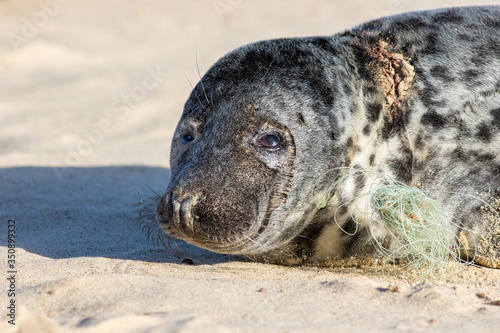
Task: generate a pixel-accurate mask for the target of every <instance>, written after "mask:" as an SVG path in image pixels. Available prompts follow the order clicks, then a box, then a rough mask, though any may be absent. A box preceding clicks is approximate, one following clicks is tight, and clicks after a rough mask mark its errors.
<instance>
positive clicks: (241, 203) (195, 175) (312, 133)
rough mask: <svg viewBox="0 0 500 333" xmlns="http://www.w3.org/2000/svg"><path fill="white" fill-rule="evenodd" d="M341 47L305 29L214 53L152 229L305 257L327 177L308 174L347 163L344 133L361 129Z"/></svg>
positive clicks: (216, 247)
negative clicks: (305, 33)
mask: <svg viewBox="0 0 500 333" xmlns="http://www.w3.org/2000/svg"><path fill="white" fill-rule="evenodd" d="M349 54H351V55H352V54H353V52H352V50H347V49H346V46H345V43H342V41H341V40H340V39H335V38H329V37H314V38H296V39H278V40H271V41H263V42H259V43H255V44H250V45H247V46H244V47H242V48H239V49H237V50H235V51H233V52H231V53H229V54H228V55H226V56H225V57H223V58H222V59H221V60H219V61H218V62H217V63H216V64H215V65H214V66H213V67H212V68H211V69H210V70H209V71H208V72H207V73H206V74H205V75H204V76H203V78H202V79H201V81H200V82H199V83H198V84H197V86H196V87H195V88H194V90H193V92H192V93H191V95H190V97H189V99H188V100H187V102H186V105H185V108H184V112H183V114H182V118H181V119H180V122H179V124H178V126H177V129H176V132H175V134H174V138H173V143H172V151H171V175H172V176H171V179H170V184H169V186H168V189H167V191H166V193H165V195H164V196H163V197H162V198H161V200H160V202H159V204H158V207H157V212H156V220H157V222H158V224H159V225H160V226H161V228H162V229H163V230H164V231H165V232H166V233H167V234H169V235H171V236H174V237H176V238H181V239H183V240H186V241H187V242H189V243H192V244H194V245H197V246H200V247H203V248H205V249H208V250H212V251H215V252H221V253H236V254H245V255H247V256H251V257H254V258H269V259H271V260H275V258H280V259H282V258H283V257H286V254H287V253H294V256H298V257H300V258H302V257H305V256H307V255H308V253H307V252H308V251H309V250H310V249H312V248H313V247H312V246H311V244H310V243H311V242H312V241H313V237H315V236H314V235H317V234H318V233H319V231H320V229H321V228H322V227H323V225H324V221H322V219H325V216H324V214H323V213H322V212H323V211H324V210H320V209H319V208H318V207H317V205H316V203H317V201H318V198H319V197H323V196H324V195H325V192H327V191H328V189H329V186H330V185H331V183H328V182H324V183H322V182H318V179H320V178H321V176H322V175H324V174H325V172H328V171H329V170H335V169H336V168H339V167H341V166H348V165H349V164H350V161H349V159H350V155H349V152H348V151H349V149H351V148H352V145H353V142H352V141H353V139H352V137H351V133H352V132H354V131H358V132H361V130H359V127H360V126H365V124H364V123H363V121H362V120H363V118H360V121H356V117H358V116H357V115H356V111H357V110H358V109H360V108H362V106H361V103H360V99H361V97H356V96H358V95H360V93H359V91H360V90H362V89H360V87H359V80H358V81H356V80H354V79H352V77H350V76H351V75H353V74H351V73H352V72H355V70H351V69H352V68H353V67H354V66H355V61H353V59H350V58H349V56H346V55H349ZM353 57H354V56H353ZM353 63H354V64H353ZM356 82H357V83H356ZM369 94H370V90H367V92H366V94H365V95H369ZM353 95H354V97H353ZM365 97H366V96H365ZM348 123H351V124H355V125H350V126H346V124H348ZM361 128H363V127H361ZM329 218H330V221H331V216H330V217H329Z"/></svg>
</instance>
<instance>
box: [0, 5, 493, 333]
mask: <svg viewBox="0 0 500 333" xmlns="http://www.w3.org/2000/svg"><path fill="white" fill-rule="evenodd" d="M488 3H489V4H494V3H497V4H500V3H499V2H498V1H481V2H475V1H444V0H440V1H427V0H425V1H420V2H416V1H406V0H399V1H398V0H376V1H373V2H371V3H370V4H369V5H368V4H367V2H362V1H358V0H353V1H348V2H345V1H326V0H313V1H307V2H305V1H300V2H299V1H284V0H278V1H273V2H268V1H262V0H258V1H249V0H214V1H212V0H211V1H201V0H193V1H180V0H169V1H160V0H145V1H138V0H127V1H118V0H109V1H96V0H87V1H83V0H40V1H32V0H22V1H21V0H0V32H1V35H2V38H0V73H1V79H0V124H1V125H0V128H1V131H0V184H1V190H0V221H1V223H0V224H1V228H0V245H1V246H0V258H1V259H0V262H1V263H2V265H1V267H2V269H1V271H0V274H1V275H2V276H1V281H2V282H1V288H0V309H1V311H0V313H1V315H2V318H1V320H0V332H23V333H31V332H33V333H34V332H82V333H85V332H182V333H187V332H337V331H339V332H365V331H366V332H444V331H449V332H499V331H500V270H492V269H485V268H476V267H465V266H464V267H462V268H461V269H460V270H459V271H458V272H457V273H456V274H455V275H454V276H451V277H448V278H443V279H440V280H423V279H418V278H415V279H402V278H397V277H395V276H393V275H392V274H391V273H390V271H383V269H382V267H381V266H380V267H378V266H375V267H373V266H363V265H362V266H353V267H347V266H346V267H285V266H277V265H268V264H262V263H254V262H249V261H246V260H244V259H242V258H239V257H235V256H225V255H220V254H214V253H211V252H208V251H205V250H202V249H199V248H196V247H194V246H191V245H189V244H186V243H184V242H182V241H177V242H175V244H174V243H172V244H171V245H172V246H171V249H167V248H165V247H164V246H158V245H157V244H155V243H154V242H152V241H151V239H148V235H147V230H145V229H143V228H141V225H140V224H139V223H138V218H139V216H140V215H141V212H142V214H146V217H145V219H146V220H147V219H148V216H149V219H150V220H151V219H152V217H151V216H150V215H148V214H151V213H152V212H153V211H154V206H155V200H156V196H157V194H161V193H162V192H163V191H164V190H165V189H166V186H167V184H168V179H169V152H170V141H171V139H172V135H173V132H174V130H175V126H176V124H177V121H178V119H179V117H180V114H181V112H182V108H183V104H184V102H185V100H186V99H187V97H188V95H189V93H190V91H191V85H194V84H196V82H197V81H198V80H199V75H200V74H203V73H204V72H205V71H206V70H207V69H208V68H209V67H210V66H211V65H212V64H213V63H214V62H215V61H216V60H217V59H218V58H220V57H221V56H223V55H224V54H225V53H227V52H229V51H231V50H232V49H234V48H237V47H238V46H241V45H244V44H247V43H250V42H254V41H258V40H262V39H270V38H277V37H295V36H311V35H331V34H334V33H336V32H340V31H343V30H345V29H348V28H351V27H353V26H355V25H357V24H359V23H361V22H364V21H367V20H370V19H374V18H377V17H380V16H384V15H390V14H396V13H399V12H405V11H412V10H420V9H428V8H437V7H448V6H458V5H471V4H488ZM198 67H199V71H200V73H198ZM143 226H144V224H143ZM12 230H14V231H12ZM8 235H14V236H11V239H13V241H11V242H10V243H9V241H8V239H9V238H8V237H9V236H8ZM9 244H10V247H9ZM11 254H13V255H15V257H10V258H9V257H8V256H9V255H11ZM9 260H12V261H9ZM9 321H10V323H9ZM12 324H15V325H12Z"/></svg>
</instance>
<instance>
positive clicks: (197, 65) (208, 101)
mask: <svg viewBox="0 0 500 333" xmlns="http://www.w3.org/2000/svg"><path fill="white" fill-rule="evenodd" d="M196 69H197V70H198V76H199V77H200V84H201V88H202V90H203V94H204V95H205V99H206V100H207V103H208V105H209V106H210V105H211V104H210V100H209V99H208V96H207V91H206V90H205V85H204V84H203V78H202V77H201V73H200V66H199V64H198V50H196Z"/></svg>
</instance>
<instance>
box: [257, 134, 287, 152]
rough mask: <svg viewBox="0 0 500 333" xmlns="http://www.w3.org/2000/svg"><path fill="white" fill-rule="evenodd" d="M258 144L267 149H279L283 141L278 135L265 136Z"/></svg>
mask: <svg viewBox="0 0 500 333" xmlns="http://www.w3.org/2000/svg"><path fill="white" fill-rule="evenodd" d="M257 142H258V143H259V145H260V146H261V147H262V148H266V149H273V148H279V147H281V145H282V139H281V138H280V137H279V136H278V135H276V134H265V135H263V136H261V137H260V138H259V139H258V140H257Z"/></svg>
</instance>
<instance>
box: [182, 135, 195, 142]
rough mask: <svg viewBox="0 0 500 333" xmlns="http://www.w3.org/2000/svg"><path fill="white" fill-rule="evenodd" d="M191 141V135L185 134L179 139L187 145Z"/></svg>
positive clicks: (192, 138) (192, 137)
mask: <svg viewBox="0 0 500 333" xmlns="http://www.w3.org/2000/svg"><path fill="white" fill-rule="evenodd" d="M193 140H194V136H192V135H191V134H186V135H184V136H182V137H181V141H182V143H189V142H191V141H193Z"/></svg>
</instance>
